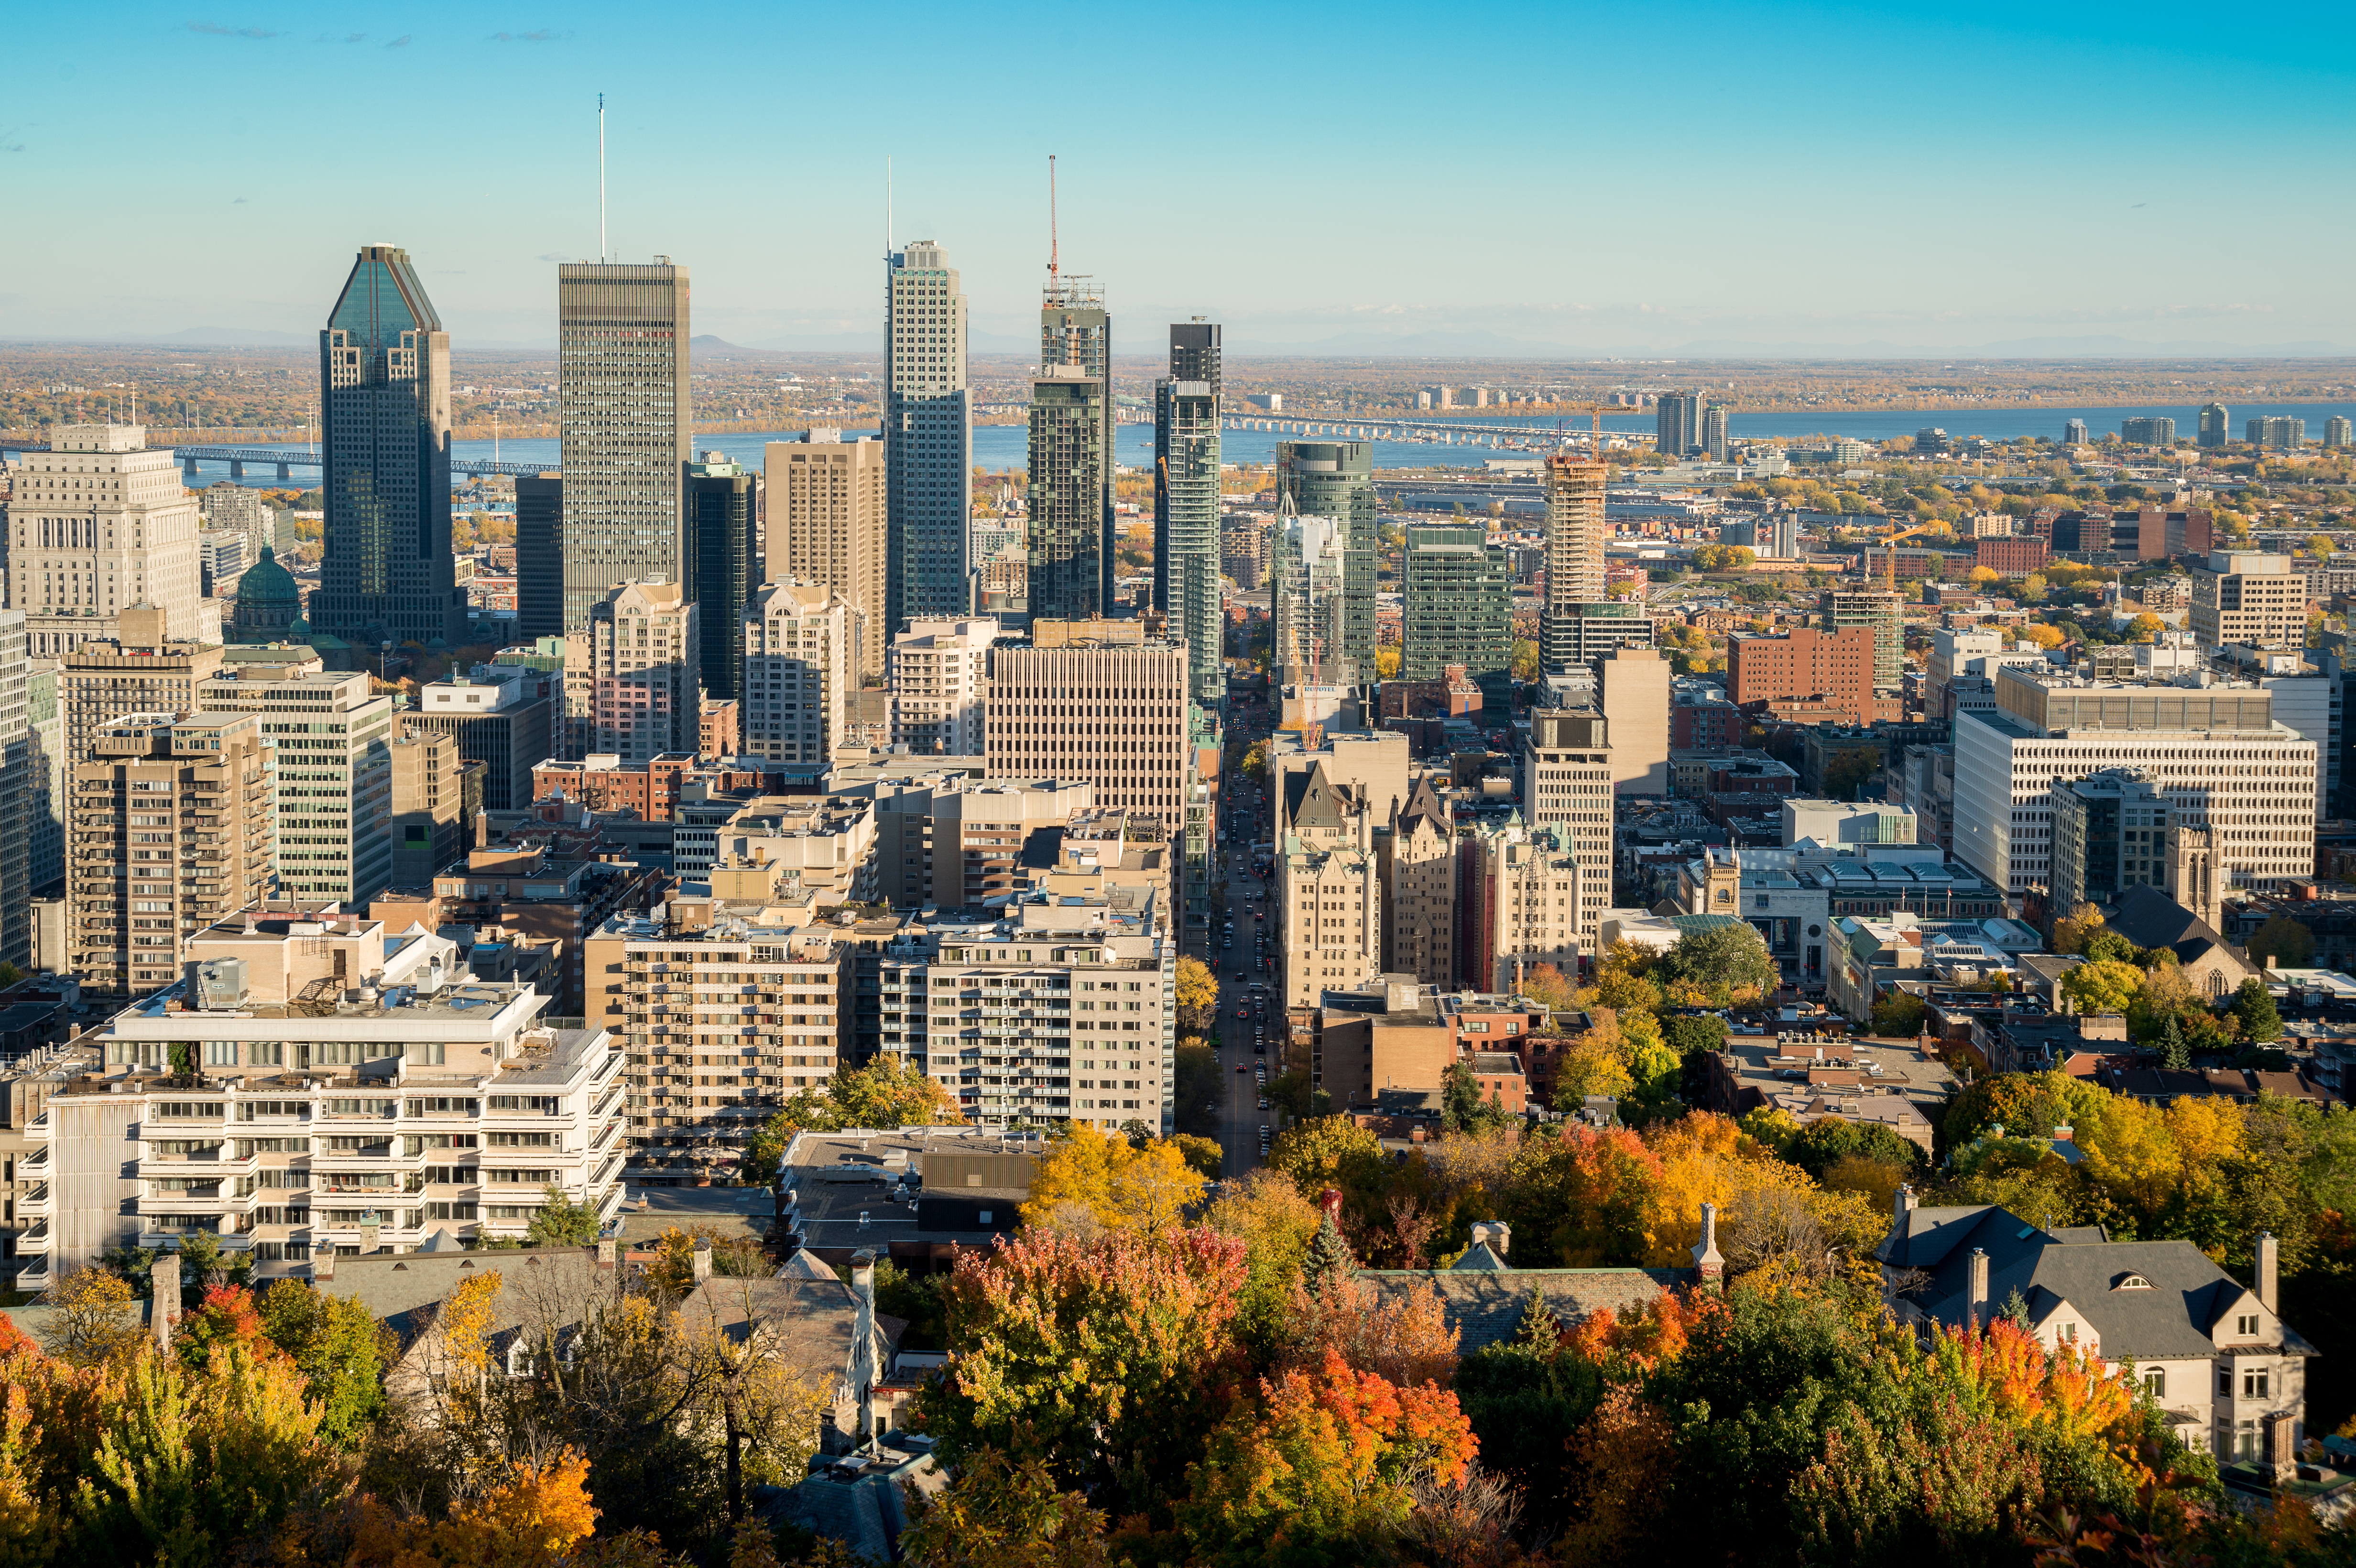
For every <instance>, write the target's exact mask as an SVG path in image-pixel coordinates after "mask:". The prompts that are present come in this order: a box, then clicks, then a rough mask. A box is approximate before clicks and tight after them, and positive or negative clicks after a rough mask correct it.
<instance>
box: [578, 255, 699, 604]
mask: <svg viewBox="0 0 2356 1568" xmlns="http://www.w3.org/2000/svg"><path fill="white" fill-rule="evenodd" d="M688 332H689V324H688V286H687V269H686V268H685V267H679V266H673V265H672V264H671V261H670V258H669V257H668V256H658V257H657V258H655V260H654V261H653V262H652V263H650V264H646V265H637V264H627V263H622V262H604V261H575V262H567V263H566V264H564V265H562V266H560V267H559V268H557V270H556V357H557V365H556V373H557V383H558V390H557V410H558V413H557V418H558V435H559V438H560V440H561V442H562V448H561V450H562V469H563V474H564V491H563V496H564V528H563V533H564V629H565V630H566V631H567V632H576V631H579V630H580V629H581V628H583V627H584V626H586V625H587V624H589V619H590V616H591V614H592V613H593V612H594V611H595V610H596V608H597V606H599V605H600V604H603V603H605V601H606V599H607V598H608V597H609V596H610V595H611V594H612V593H613V592H614V591H615V590H616V589H617V588H619V587H621V586H622V585H623V584H625V583H629V582H638V581H646V580H648V579H650V578H655V577H660V578H664V579H667V580H668V581H671V582H673V583H676V582H678V581H680V576H681V572H682V562H681V561H680V543H681V535H682V532H683V529H682V527H681V521H682V519H681V517H680V487H681V485H682V483H683V481H684V478H685V475H686V464H687V460H688V457H689V442H690V439H691V433H692V432H693V430H694V420H695V411H694V405H693V400H692V399H691V395H690V391H689V388H688V379H687V360H688V347H687V344H688Z"/></svg>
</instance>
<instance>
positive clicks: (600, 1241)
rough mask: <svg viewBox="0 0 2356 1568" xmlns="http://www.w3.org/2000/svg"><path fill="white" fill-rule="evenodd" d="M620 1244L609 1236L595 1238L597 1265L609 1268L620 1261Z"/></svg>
mask: <svg viewBox="0 0 2356 1568" xmlns="http://www.w3.org/2000/svg"><path fill="white" fill-rule="evenodd" d="M621 1252H622V1245H621V1243H619V1242H617V1241H616V1240H615V1239H614V1238H613V1237H611V1236H600V1237H598V1238H597V1266H598V1267H600V1268H611V1267H613V1266H614V1264H616V1263H618V1262H620V1261H621Z"/></svg>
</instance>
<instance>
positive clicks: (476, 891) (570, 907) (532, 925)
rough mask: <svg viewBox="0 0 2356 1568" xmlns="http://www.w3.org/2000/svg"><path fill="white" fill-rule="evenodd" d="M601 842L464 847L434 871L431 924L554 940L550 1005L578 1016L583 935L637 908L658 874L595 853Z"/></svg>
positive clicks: (537, 941) (497, 936) (494, 936)
mask: <svg viewBox="0 0 2356 1568" xmlns="http://www.w3.org/2000/svg"><path fill="white" fill-rule="evenodd" d="M601 852H604V851H603V848H602V846H578V845H576V846H574V847H573V848H570V849H569V851H566V852H560V851H559V850H558V849H556V848H552V847H551V846H550V845H547V844H544V843H538V842H531V841H529V840H528V841H526V842H524V843H521V844H494V845H490V846H488V847H486V848H479V849H469V850H467V851H466V859H463V860H459V861H457V862H455V863H454V864H451V865H448V866H445V867H444V868H443V869H442V870H441V872H440V873H439V874H438V875H436V876H435V877H434V884H433V887H434V892H433V900H434V906H435V907H437V908H438V909H439V911H440V919H439V920H438V921H437V922H436V923H437V924H451V925H470V926H472V927H474V928H475V930H476V931H477V933H479V934H480V935H482V936H483V937H485V938H487V939H489V940H495V941H496V940H515V941H519V942H522V943H525V944H530V945H544V944H551V943H552V944H555V946H556V951H557V954H558V959H559V964H560V972H559V978H558V980H557V982H556V1008H557V1015H558V1016H559V1017H561V1018H579V1017H581V1016H582V1013H581V1008H582V997H583V995H584V988H585V986H586V983H587V981H586V973H585V970H584V955H583V954H584V949H583V939H584V937H586V936H587V934H588V933H590V932H593V931H595V930H596V929H597V928H598V927H599V926H601V925H603V924H605V922H606V921H607V920H608V919H610V918H612V917H613V916H614V915H616V914H618V913H621V912H625V911H636V910H638V909H641V908H643V907H644V906H645V905H646V904H647V903H648V901H650V900H651V899H652V898H653V897H654V896H655V891H656V889H657V887H658V885H659V882H658V874H657V873H655V872H653V871H648V870H642V869H639V868H638V867H637V865H635V864H633V863H632V862H630V861H627V860H612V859H592V858H590V857H592V856H594V855H596V854H598V853H601Z"/></svg>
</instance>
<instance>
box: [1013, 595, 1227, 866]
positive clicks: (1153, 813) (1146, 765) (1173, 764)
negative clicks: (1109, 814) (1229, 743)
mask: <svg viewBox="0 0 2356 1568" xmlns="http://www.w3.org/2000/svg"><path fill="white" fill-rule="evenodd" d="M984 722H985V726H986V728H987V731H988V734H989V746H990V750H989V752H988V753H987V755H988V757H989V759H990V761H989V763H988V766H989V772H990V776H991V778H998V779H1024V780H1030V779H1045V778H1056V779H1066V780H1071V779H1079V780H1085V781H1087V783H1090V784H1095V785H1096V790H1097V795H1096V804H1097V805H1098V806H1101V807H1107V808H1109V809H1114V810H1119V811H1125V812H1127V813H1129V814H1130V816H1131V817H1132V818H1142V817H1156V818H1159V819H1160V822H1161V826H1162V829H1163V831H1165V832H1168V833H1176V832H1178V831H1179V830H1180V829H1181V828H1182V827H1183V825H1184V808H1185V801H1186V791H1185V778H1184V773H1185V771H1186V764H1187V763H1188V762H1189V761H1190V760H1191V754H1190V752H1189V751H1188V746H1187V736H1186V650H1185V648H1184V647H1183V646H1182V645H1179V644H1176V643H1143V642H1138V643H1129V644H1126V645H1121V644H1110V643H1098V644H1092V645H1091V644H1084V643H1081V642H1079V641H1076V640H1075V641H1073V642H1071V643H1069V644H1068V645H1064V646H1055V647H1040V646H1033V647H1027V648H1026V647H1007V648H996V649H993V650H991V656H990V697H989V701H988V713H987V716H986V718H985V720H984Z"/></svg>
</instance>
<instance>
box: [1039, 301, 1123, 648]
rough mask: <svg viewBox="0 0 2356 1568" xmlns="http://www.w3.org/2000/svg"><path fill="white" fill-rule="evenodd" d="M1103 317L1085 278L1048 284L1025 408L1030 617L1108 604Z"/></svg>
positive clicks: (1079, 614) (1095, 610) (1108, 440)
mask: <svg viewBox="0 0 2356 1568" xmlns="http://www.w3.org/2000/svg"><path fill="white" fill-rule="evenodd" d="M1111 375H1112V318H1111V317H1110V316H1109V315H1107V314H1106V313H1105V308H1104V296H1103V295H1102V294H1101V293H1099V292H1098V290H1097V289H1096V288H1095V287H1094V286H1093V285H1092V284H1090V283H1088V282H1087V280H1086V279H1084V278H1058V279H1057V280H1055V282H1053V283H1049V284H1048V285H1047V294H1046V301H1045V303H1044V304H1043V305H1041V307H1040V310H1039V379H1038V380H1037V381H1036V382H1035V383H1034V384H1033V391H1032V402H1031V518H1030V531H1029V538H1028V544H1029V549H1028V552H1027V553H1028V556H1029V563H1030V579H1031V583H1030V587H1031V598H1030V603H1031V615H1032V618H1033V619H1034V620H1067V621H1085V620H1087V618H1088V617H1089V616H1091V615H1103V614H1108V613H1110V610H1111V607H1112V451H1113V445H1112V443H1113V403H1112V381H1111Z"/></svg>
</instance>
